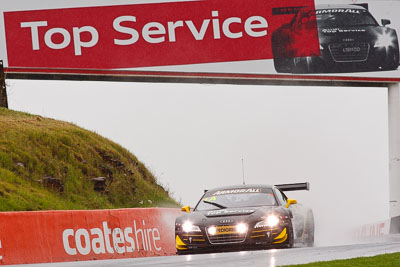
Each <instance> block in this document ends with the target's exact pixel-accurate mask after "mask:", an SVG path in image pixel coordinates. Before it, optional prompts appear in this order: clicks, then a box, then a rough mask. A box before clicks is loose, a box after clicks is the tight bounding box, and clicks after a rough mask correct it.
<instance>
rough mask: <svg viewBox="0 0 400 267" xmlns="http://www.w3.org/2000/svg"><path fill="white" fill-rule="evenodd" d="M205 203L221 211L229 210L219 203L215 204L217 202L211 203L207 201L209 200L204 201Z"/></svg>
mask: <svg viewBox="0 0 400 267" xmlns="http://www.w3.org/2000/svg"><path fill="white" fill-rule="evenodd" d="M203 202H204V203H207V204H211V205H214V206H216V207H218V208H220V209H226V208H227V207H225V206H224V205H221V204H218V203H215V202H211V201H207V200H203Z"/></svg>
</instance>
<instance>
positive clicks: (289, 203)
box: [286, 198, 297, 208]
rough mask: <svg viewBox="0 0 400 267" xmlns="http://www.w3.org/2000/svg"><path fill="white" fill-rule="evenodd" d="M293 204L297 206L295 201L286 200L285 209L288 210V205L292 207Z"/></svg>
mask: <svg viewBox="0 0 400 267" xmlns="http://www.w3.org/2000/svg"><path fill="white" fill-rule="evenodd" d="M293 204H297V200H296V199H290V198H289V199H288V200H287V204H286V208H289V206H290V205H293Z"/></svg>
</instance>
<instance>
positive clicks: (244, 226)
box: [236, 223, 247, 234]
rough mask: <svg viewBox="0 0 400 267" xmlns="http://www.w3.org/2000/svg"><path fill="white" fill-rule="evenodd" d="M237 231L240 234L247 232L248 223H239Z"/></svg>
mask: <svg viewBox="0 0 400 267" xmlns="http://www.w3.org/2000/svg"><path fill="white" fill-rule="evenodd" d="M236 232H238V233H239V234H244V233H246V232H247V224H244V223H239V224H238V225H236Z"/></svg>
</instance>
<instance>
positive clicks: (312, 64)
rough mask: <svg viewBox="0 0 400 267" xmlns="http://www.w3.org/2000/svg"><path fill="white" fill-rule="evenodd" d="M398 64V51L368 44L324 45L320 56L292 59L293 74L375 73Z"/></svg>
mask: <svg viewBox="0 0 400 267" xmlns="http://www.w3.org/2000/svg"><path fill="white" fill-rule="evenodd" d="M346 49H348V50H346ZM356 49H357V50H356ZM353 50H354V51H353ZM344 51H349V52H344ZM398 63H399V53H398V49H395V48H391V47H389V48H388V47H386V48H385V47H373V46H372V45H370V44H364V45H359V46H356V47H355V46H353V47H352V46H347V47H346V46H340V45H336V46H335V45H324V46H321V56H318V57H316V56H314V57H302V58H293V65H294V70H295V72H305V73H319V72H359V71H376V70H384V69H388V68H392V69H393V68H396V67H397V66H398ZM296 70H297V71H296Z"/></svg>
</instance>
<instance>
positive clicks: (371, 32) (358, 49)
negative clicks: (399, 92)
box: [271, 5, 399, 73]
mask: <svg viewBox="0 0 400 267" xmlns="http://www.w3.org/2000/svg"><path fill="white" fill-rule="evenodd" d="M365 7H367V5H320V6H316V7H315V9H314V8H309V7H305V8H298V11H297V13H296V15H295V16H294V18H293V19H292V21H291V23H289V24H284V25H283V26H281V27H280V28H278V29H277V30H275V31H274V32H273V34H272V37H271V45H272V51H273V57H274V66H275V70H276V71H277V72H283V73H310V72H311V73H317V72H359V71H376V70H395V69H397V68H398V66H399V43H398V38H397V33H396V30H394V29H392V28H390V27H387V25H389V24H390V23H391V22H390V20H388V19H382V21H381V24H382V26H381V25H379V24H378V22H377V21H376V20H375V18H374V17H373V16H372V15H371V14H370V12H369V11H368V10H367V9H366V8H365ZM315 27H317V29H318V31H317V32H315ZM314 32H315V34H316V33H318V39H319V49H318V48H317V50H316V51H317V53H315V49H314V52H311V53H308V54H307V48H308V47H307V44H304V43H296V36H298V35H299V34H309V35H310V37H312V34H314ZM311 39H312V38H311ZM311 46H312V45H311ZM318 50H319V51H318Z"/></svg>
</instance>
